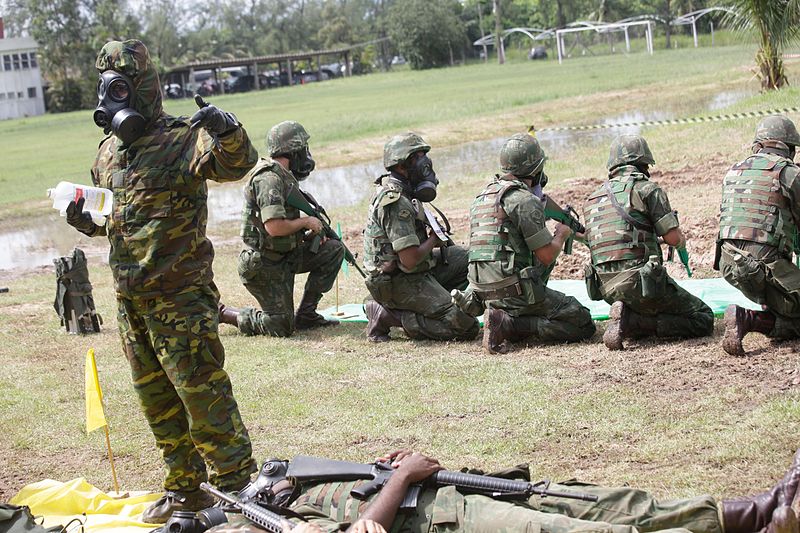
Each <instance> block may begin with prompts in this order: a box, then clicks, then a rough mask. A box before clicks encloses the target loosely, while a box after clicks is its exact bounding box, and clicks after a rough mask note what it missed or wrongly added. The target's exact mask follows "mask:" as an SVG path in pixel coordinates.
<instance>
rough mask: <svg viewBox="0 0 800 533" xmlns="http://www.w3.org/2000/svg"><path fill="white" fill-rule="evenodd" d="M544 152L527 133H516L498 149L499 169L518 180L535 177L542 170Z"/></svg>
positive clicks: (537, 142)
mask: <svg viewBox="0 0 800 533" xmlns="http://www.w3.org/2000/svg"><path fill="white" fill-rule="evenodd" d="M544 162H545V156H544V150H542V148H541V146H539V141H537V140H536V138H535V137H532V136H531V135H529V134H527V133H517V134H515V135H512V136H511V138H510V139H508V140H507V141H506V143H505V144H504V145H503V148H501V149H500V168H501V169H502V170H503V172H506V173H508V174H513V175H514V176H517V177H519V178H523V177H526V176H535V175H536V174H538V173H539V172H540V171H541V170H542V169H543V168H544Z"/></svg>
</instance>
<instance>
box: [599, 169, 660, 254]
mask: <svg viewBox="0 0 800 533" xmlns="http://www.w3.org/2000/svg"><path fill="white" fill-rule="evenodd" d="M620 178H621V179H609V180H608V181H606V182H605V183H604V184H603V186H602V187H600V188H599V189H597V190H596V191H595V192H593V193H592V194H591V195H590V196H589V198H588V200H587V201H586V205H585V206H584V209H583V214H584V220H585V221H586V239H587V242H588V244H589V249H590V250H591V254H592V264H593V265H595V266H597V265H601V264H603V263H609V262H611V261H645V260H646V259H647V257H648V255H649V254H652V253H657V251H658V250H659V247H658V237H657V236H656V233H655V229H654V228H653V225H652V224H651V223H650V221H649V220H647V219H646V218H645V217H644V215H642V214H641V213H639V212H638V211H635V210H634V209H633V206H632V205H631V194H632V193H633V189H634V187H635V185H636V182H637V181H640V180H641V179H644V174H640V173H637V172H634V173H633V174H628V175H622V176H620ZM615 204H616V205H615Z"/></svg>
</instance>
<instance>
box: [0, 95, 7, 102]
mask: <svg viewBox="0 0 800 533" xmlns="http://www.w3.org/2000/svg"><path fill="white" fill-rule="evenodd" d="M5 99H6V93H0V102H2V101H3V100H5Z"/></svg>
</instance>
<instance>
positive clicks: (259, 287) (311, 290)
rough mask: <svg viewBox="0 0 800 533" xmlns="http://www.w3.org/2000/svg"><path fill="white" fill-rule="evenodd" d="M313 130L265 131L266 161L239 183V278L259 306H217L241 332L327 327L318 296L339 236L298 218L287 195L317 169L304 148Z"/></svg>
mask: <svg viewBox="0 0 800 533" xmlns="http://www.w3.org/2000/svg"><path fill="white" fill-rule="evenodd" d="M309 138H310V136H309V135H308V133H307V132H306V130H305V128H303V126H301V125H300V124H299V123H297V122H292V121H286V122H281V123H280V124H277V125H275V126H273V127H272V129H270V130H269V132H268V133H267V149H268V150H269V155H270V159H263V158H262V159H261V160H260V161H259V163H258V164H257V165H256V166H255V167H253V169H252V170H251V171H250V173H249V174H248V179H247V185H245V187H244V208H243V209H242V239H243V240H244V245H245V248H244V250H242V253H241V254H240V255H239V278H240V279H241V280H242V283H243V284H244V286H245V288H246V289H247V290H248V291H249V292H250V294H252V295H253V296H255V298H256V300H258V303H259V305H260V306H261V309H255V308H252V307H248V308H245V309H234V308H232V307H228V306H224V305H223V306H220V322H222V323H224V324H231V325H233V326H238V328H239V330H240V331H241V332H242V333H244V334H246V335H272V336H275V337H288V336H289V335H291V334H292V333H293V332H294V331H295V330H296V329H297V330H304V329H311V328H318V327H324V326H332V325H335V324H337V323H338V322H337V321H335V320H327V319H326V318H325V317H323V316H322V315H320V314H319V313H317V305H318V304H319V301H320V300H321V299H322V295H323V294H324V293H326V292H328V291H329V290H331V287H333V283H334V282H335V281H336V276H337V274H338V273H339V268H340V267H341V265H342V259H343V258H344V245H343V244H342V242H341V241H338V240H333V239H323V240H322V241H321V244H320V245H319V248H317V247H316V244H312V243H313V242H314V241H313V237H314V236H315V235H319V234H320V232H322V229H323V228H322V223H321V222H320V220H319V219H318V218H316V217H313V216H307V217H301V216H300V211H299V210H298V209H297V208H296V207H293V206H292V205H290V204H291V202H290V201H289V199H288V198H289V196H290V194H291V193H292V191H295V192H296V191H299V187H300V185H299V182H300V181H302V180H304V179H306V178H307V177H308V176H309V174H311V172H312V171H313V170H314V167H315V163H314V159H312V158H311V152H310V151H309V149H308V139H309ZM302 272H308V273H309V274H308V279H307V280H306V285H305V291H304V292H303V298H302V300H301V301H300V305H299V307H298V308H297V314H295V313H294V302H293V294H292V293H293V291H294V276H295V274H300V273H302Z"/></svg>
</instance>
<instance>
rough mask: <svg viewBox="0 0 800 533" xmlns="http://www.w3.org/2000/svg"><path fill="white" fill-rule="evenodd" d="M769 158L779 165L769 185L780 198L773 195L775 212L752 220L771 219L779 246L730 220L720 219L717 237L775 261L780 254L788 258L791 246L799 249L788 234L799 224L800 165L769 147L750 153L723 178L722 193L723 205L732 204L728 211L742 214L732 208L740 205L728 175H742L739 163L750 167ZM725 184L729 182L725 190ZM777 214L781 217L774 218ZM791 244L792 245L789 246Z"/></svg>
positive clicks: (752, 253)
mask: <svg viewBox="0 0 800 533" xmlns="http://www.w3.org/2000/svg"><path fill="white" fill-rule="evenodd" d="M769 161H776V162H778V163H779V164H780V167H781V168H780V169H779V175H778V177H777V183H775V184H774V186H773V187H772V189H776V188H777V189H779V190H774V191H773V192H776V193H779V195H780V197H781V198H780V199H777V198H776V200H778V201H777V202H775V204H776V205H775V207H774V208H773V207H769V209H771V210H774V211H775V212H776V214H774V215H772V216H765V217H764V219H763V220H757V219H755V218H753V220H752V222H754V223H757V224H759V223H764V224H766V223H768V222H769V221H770V220H769V219H770V218H772V219H773V223H774V224H773V226H774V233H775V238H776V239H777V240H779V241H781V246H774V245H772V244H769V243H768V242H763V241H767V240H769V239H768V238H766V236H763V237H758V236H756V235H755V234H754V233H755V231H756V230H755V229H753V228H750V234H747V233H746V231H743V230H747V229H748V228H745V227H741V228H737V227H735V226H736V224H735V223H733V222H732V223H730V224H726V223H725V222H724V221H721V222H720V235H719V238H720V240H723V241H725V240H728V241H731V242H732V244H734V246H736V247H737V248H739V249H742V250H745V251H747V252H748V253H750V254H751V255H753V256H754V257H755V258H756V259H759V260H762V261H766V262H772V261H775V260H776V259H778V258H779V257H785V258H786V259H791V252H792V248H794V251H795V253H798V251H800V250H798V249H797V248H798V244H800V243H798V242H796V241H795V239H794V238H793V237H794V236H793V235H791V233H795V234H796V231H797V228H798V226H800V167H798V166H797V165H796V164H795V163H794V162H793V161H792V160H790V159H787V158H786V157H783V154H780V155H778V154H771V153H770V151H769V150H762V151H761V152H759V153H757V154H753V155H751V156H750V157H748V158H747V159H745V161H743V162H741V163H738V164H736V165H734V167H733V168H732V169H731V171H729V172H728V176H726V178H725V184H723V193H722V195H723V196H722V206H723V207H725V206H726V205H729V206H731V207H734V209H730V212H731V214H732V215H734V216H742V214H744V213H739V211H738V210H735V207H738V206H739V205H740V204H739V203H737V204H736V206H734V205H733V204H734V202H736V200H735V198H734V195H736V193H737V192H738V191H736V188H735V184H734V183H730V184H729V183H728V182H729V181H731V178H730V176H731V174H734V173H735V174H739V175H741V174H742V170H741V169H740V167H742V166H748V167H752V166H754V165H755V166H759V167H761V166H765V165H764V162H769ZM745 172H746V171H745ZM751 172H752V171H751ZM726 185H728V188H727V189H726ZM745 201H746V202H749V203H750V204H751V205H752V204H753V202H752V200H749V199H745ZM778 213H779V214H780V216H779V217H777V218H776V216H777V214H778ZM751 217H752V215H751ZM777 219H780V224H778V223H777V222H778V220H777ZM759 241H761V242H759ZM793 244H794V246H792V245H793Z"/></svg>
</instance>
